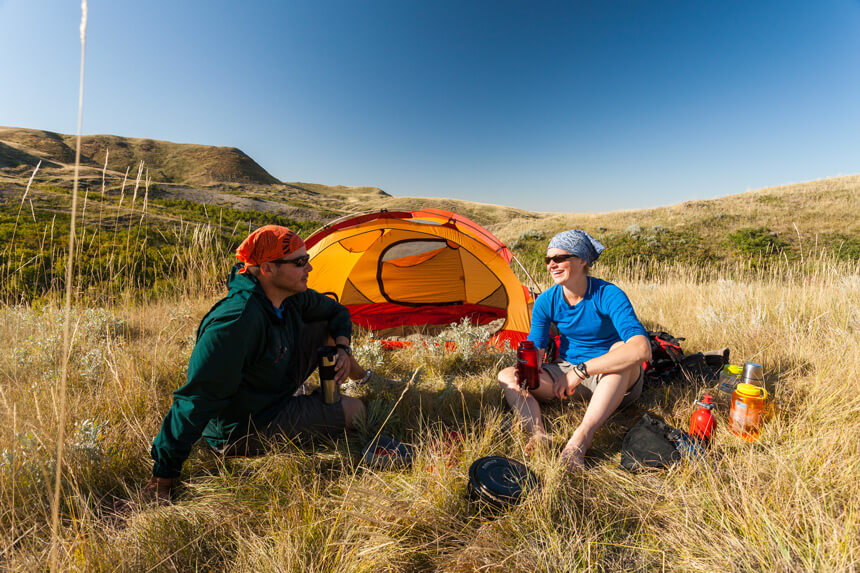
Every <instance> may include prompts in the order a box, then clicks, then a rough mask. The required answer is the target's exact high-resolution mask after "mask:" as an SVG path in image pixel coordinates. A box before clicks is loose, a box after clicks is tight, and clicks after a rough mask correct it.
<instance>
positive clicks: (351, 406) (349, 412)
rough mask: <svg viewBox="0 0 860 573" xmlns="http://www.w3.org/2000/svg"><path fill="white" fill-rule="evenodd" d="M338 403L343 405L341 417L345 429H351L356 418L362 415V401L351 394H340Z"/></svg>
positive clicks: (363, 409) (363, 411)
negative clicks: (344, 423)
mask: <svg viewBox="0 0 860 573" xmlns="http://www.w3.org/2000/svg"><path fill="white" fill-rule="evenodd" d="M340 403H341V406H342V407H343V417H344V419H345V420H346V429H347V430H351V429H352V428H353V427H354V426H355V422H356V420H358V419H359V418H363V417H364V413H365V407H364V402H362V401H361V400H359V399H358V398H354V397H352V396H341V399H340Z"/></svg>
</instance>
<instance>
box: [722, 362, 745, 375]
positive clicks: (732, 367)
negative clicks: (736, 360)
mask: <svg viewBox="0 0 860 573" xmlns="http://www.w3.org/2000/svg"><path fill="white" fill-rule="evenodd" d="M743 371H744V368H743V366H738V365H737V364H726V365H725V366H723V372H725V373H726V374H728V375H729V376H740V375H741V373H742V372H743Z"/></svg>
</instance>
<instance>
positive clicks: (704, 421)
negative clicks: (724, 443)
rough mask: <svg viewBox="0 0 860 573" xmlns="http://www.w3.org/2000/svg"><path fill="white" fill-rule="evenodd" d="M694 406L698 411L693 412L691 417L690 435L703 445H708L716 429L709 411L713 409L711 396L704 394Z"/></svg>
mask: <svg viewBox="0 0 860 573" xmlns="http://www.w3.org/2000/svg"><path fill="white" fill-rule="evenodd" d="M696 406H699V409H698V410H696V411H695V412H693V417H692V418H690V435H691V436H693V437H694V438H698V439H700V440H702V442H704V443H705V445H710V443H711V435H712V434H713V433H714V429H715V428H716V427H717V421H716V420H714V415H713V414H711V410H713V409H714V404H713V403H712V402H711V396H710V395H708V394H705V395H704V396H702V401H701V402H696Z"/></svg>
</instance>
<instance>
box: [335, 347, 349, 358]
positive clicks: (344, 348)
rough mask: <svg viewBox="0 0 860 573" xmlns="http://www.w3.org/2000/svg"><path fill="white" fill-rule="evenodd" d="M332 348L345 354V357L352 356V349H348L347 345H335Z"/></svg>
mask: <svg viewBox="0 0 860 573" xmlns="http://www.w3.org/2000/svg"><path fill="white" fill-rule="evenodd" d="M334 347H335V348H340V349H341V350H343V351H344V352H346V355H347V356H352V348H350V347H349V344H335V345H334Z"/></svg>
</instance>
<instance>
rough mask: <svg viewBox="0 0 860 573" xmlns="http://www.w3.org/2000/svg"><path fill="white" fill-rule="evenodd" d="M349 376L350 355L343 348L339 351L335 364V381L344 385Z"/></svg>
mask: <svg viewBox="0 0 860 573" xmlns="http://www.w3.org/2000/svg"><path fill="white" fill-rule="evenodd" d="M348 376H349V354H347V353H346V350H344V349H343V348H338V349H337V359H336V360H335V363H334V381H335V383H336V384H343V383H344V382H346V379H347V377H348Z"/></svg>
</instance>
